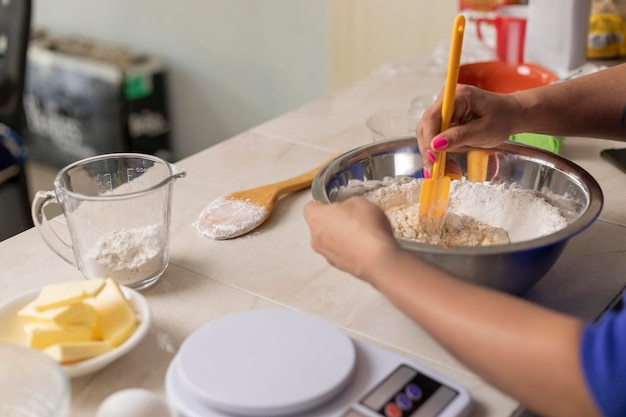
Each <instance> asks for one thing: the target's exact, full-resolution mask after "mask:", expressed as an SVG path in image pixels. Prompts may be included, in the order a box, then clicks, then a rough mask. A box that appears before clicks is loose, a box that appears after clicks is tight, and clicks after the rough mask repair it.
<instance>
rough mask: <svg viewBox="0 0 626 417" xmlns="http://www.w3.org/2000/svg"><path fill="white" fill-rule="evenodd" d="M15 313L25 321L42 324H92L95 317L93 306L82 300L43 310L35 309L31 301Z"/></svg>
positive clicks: (94, 321)
mask: <svg viewBox="0 0 626 417" xmlns="http://www.w3.org/2000/svg"><path fill="white" fill-rule="evenodd" d="M17 315H18V316H19V317H20V318H22V319H23V320H24V321H25V322H27V323H32V324H40V325H44V326H93V325H94V324H95V323H96V319H97V316H96V312H95V311H94V309H93V307H92V306H91V305H89V304H86V303H82V302H77V303H73V304H69V305H66V306H62V307H56V308H49V309H47V310H43V311H39V310H37V307H36V306H35V304H34V302H33V303H29V304H27V305H26V306H25V307H24V308H22V309H21V310H20V311H19V312H18V313H17Z"/></svg>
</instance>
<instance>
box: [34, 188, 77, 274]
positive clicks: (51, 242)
mask: <svg viewBox="0 0 626 417" xmlns="http://www.w3.org/2000/svg"><path fill="white" fill-rule="evenodd" d="M48 204H59V201H58V200H57V197H56V194H55V193H54V191H38V192H37V194H35V198H33V204H32V206H31V216H32V217H33V222H34V223H35V228H36V229H37V231H38V232H39V234H40V235H41V237H42V238H43V241H44V242H45V243H46V245H48V247H50V249H52V251H53V252H54V253H56V254H57V255H59V256H60V257H61V258H63V259H64V260H65V261H67V262H68V263H69V264H70V265H73V266H74V267H78V266H77V265H76V261H75V260H74V252H73V250H72V245H71V244H69V243H67V242H65V241H64V240H63V239H62V238H61V237H60V236H59V235H58V234H57V233H56V232H55V231H54V229H53V228H52V226H51V225H50V223H49V221H48V218H47V217H46V215H45V213H44V210H45V208H46V206H48Z"/></svg>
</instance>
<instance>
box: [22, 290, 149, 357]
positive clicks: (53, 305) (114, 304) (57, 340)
mask: <svg viewBox="0 0 626 417" xmlns="http://www.w3.org/2000/svg"><path fill="white" fill-rule="evenodd" d="M17 314H18V316H19V317H20V319H21V320H22V322H23V323H24V330H25V332H26V335H27V344H28V345H29V346H30V347H33V348H36V349H40V350H42V351H43V352H45V353H46V354H48V355H50V356H51V357H53V358H54V359H55V360H57V361H58V362H60V363H63V364H66V363H73V362H76V361H81V360H84V359H88V358H92V357H94V356H98V355H101V354H103V353H106V352H108V351H110V350H112V349H114V348H115V347H117V346H120V345H121V344H122V343H124V342H125V341H126V340H128V338H129V337H130V336H131V335H132V334H133V333H134V331H135V330H136V329H137V326H138V324H139V320H138V318H137V315H136V314H135V312H134V310H133V309H132V307H131V305H130V304H129V302H128V300H127V299H126V297H124V294H123V292H122V290H121V288H120V287H119V285H118V284H117V283H116V282H115V281H113V280H112V279H110V278H108V279H96V280H87V281H77V282H69V283H61V284H53V285H49V286H46V287H44V288H43V289H42V290H41V292H40V293H39V295H38V296H37V298H36V299H35V300H33V301H32V302H30V303H28V304H27V305H26V306H24V307H23V308H22V309H20V310H19V311H18V313H17Z"/></svg>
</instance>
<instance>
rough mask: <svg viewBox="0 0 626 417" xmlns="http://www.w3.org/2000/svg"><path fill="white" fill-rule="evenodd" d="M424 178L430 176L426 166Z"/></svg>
mask: <svg viewBox="0 0 626 417" xmlns="http://www.w3.org/2000/svg"><path fill="white" fill-rule="evenodd" d="M424 178H426V179H429V178H430V172H428V168H424Z"/></svg>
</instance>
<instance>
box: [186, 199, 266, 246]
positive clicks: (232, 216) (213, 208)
mask: <svg viewBox="0 0 626 417" xmlns="http://www.w3.org/2000/svg"><path fill="white" fill-rule="evenodd" d="M268 214H269V213H268V212H267V209H266V208H265V207H263V206H259V205H257V204H253V203H251V202H249V201H245V200H239V199H234V198H233V199H231V198H225V197H220V198H217V199H215V200H213V201H212V202H211V203H210V204H209V205H208V206H206V207H205V209H204V210H202V213H200V216H199V217H198V220H197V221H196V222H195V223H194V226H195V227H196V229H197V230H198V231H199V232H200V233H201V234H202V235H203V236H205V237H208V238H209V239H215V240H223V239H232V238H234V237H237V236H241V235H243V234H245V233H248V232H249V231H251V230H253V229H255V228H256V227H257V226H258V225H260V224H261V223H263V221H264V220H265V219H266V218H267V216H268Z"/></svg>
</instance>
